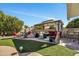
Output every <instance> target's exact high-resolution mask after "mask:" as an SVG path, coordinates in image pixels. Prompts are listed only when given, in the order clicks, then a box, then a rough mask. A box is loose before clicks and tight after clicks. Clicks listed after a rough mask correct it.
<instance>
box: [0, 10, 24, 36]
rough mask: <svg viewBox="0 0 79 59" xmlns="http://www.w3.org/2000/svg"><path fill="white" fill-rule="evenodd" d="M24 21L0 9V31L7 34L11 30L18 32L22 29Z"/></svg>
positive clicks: (10, 32)
mask: <svg viewBox="0 0 79 59" xmlns="http://www.w3.org/2000/svg"><path fill="white" fill-rule="evenodd" d="M23 24H24V22H23V21H21V20H19V19H18V18H17V17H13V16H9V15H6V14H4V13H3V12H2V11H0V33H1V32H6V33H8V35H10V34H12V32H14V31H16V32H19V31H20V30H21V29H22V26H23Z"/></svg>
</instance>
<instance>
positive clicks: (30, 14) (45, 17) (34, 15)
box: [10, 10, 55, 19]
mask: <svg viewBox="0 0 79 59" xmlns="http://www.w3.org/2000/svg"><path fill="white" fill-rule="evenodd" d="M10 12H13V13H16V14H21V15H26V16H32V17H38V18H44V19H55V18H52V17H48V16H42V15H38V14H33V13H28V12H23V11H16V10H10Z"/></svg>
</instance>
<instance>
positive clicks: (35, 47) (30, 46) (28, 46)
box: [13, 39, 53, 52]
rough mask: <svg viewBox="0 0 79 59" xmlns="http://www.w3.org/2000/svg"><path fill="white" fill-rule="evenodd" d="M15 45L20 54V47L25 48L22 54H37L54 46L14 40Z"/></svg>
mask: <svg viewBox="0 0 79 59" xmlns="http://www.w3.org/2000/svg"><path fill="white" fill-rule="evenodd" d="M13 42H14V45H15V47H16V49H17V51H18V52H20V50H19V48H20V46H22V47H23V50H22V52H36V51H39V50H41V49H44V48H47V47H50V46H53V45H52V44H48V43H44V42H38V41H33V40H18V39H17V40H13Z"/></svg>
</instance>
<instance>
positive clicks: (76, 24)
mask: <svg viewBox="0 0 79 59" xmlns="http://www.w3.org/2000/svg"><path fill="white" fill-rule="evenodd" d="M66 28H79V18H77V19H74V20H73V21H71V22H69V23H68V25H67V26H66Z"/></svg>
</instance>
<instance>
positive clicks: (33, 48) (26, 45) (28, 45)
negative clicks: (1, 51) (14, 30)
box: [0, 39, 77, 56]
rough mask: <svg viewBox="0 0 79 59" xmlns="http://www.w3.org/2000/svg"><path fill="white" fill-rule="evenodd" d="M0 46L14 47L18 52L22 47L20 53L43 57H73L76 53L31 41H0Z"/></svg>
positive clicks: (61, 47) (57, 46)
mask: <svg viewBox="0 0 79 59" xmlns="http://www.w3.org/2000/svg"><path fill="white" fill-rule="evenodd" d="M0 46H12V47H16V49H17V50H18V51H19V47H20V46H22V47H23V51H22V52H37V53H40V54H42V55H44V56H73V55H75V54H76V53H77V52H76V51H74V50H71V49H69V48H65V47H63V46H60V45H52V44H48V43H43V42H38V41H32V40H14V39H13V40H12V39H2V40H0ZM19 52H20V51H19ZM22 52H21V53H22Z"/></svg>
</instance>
